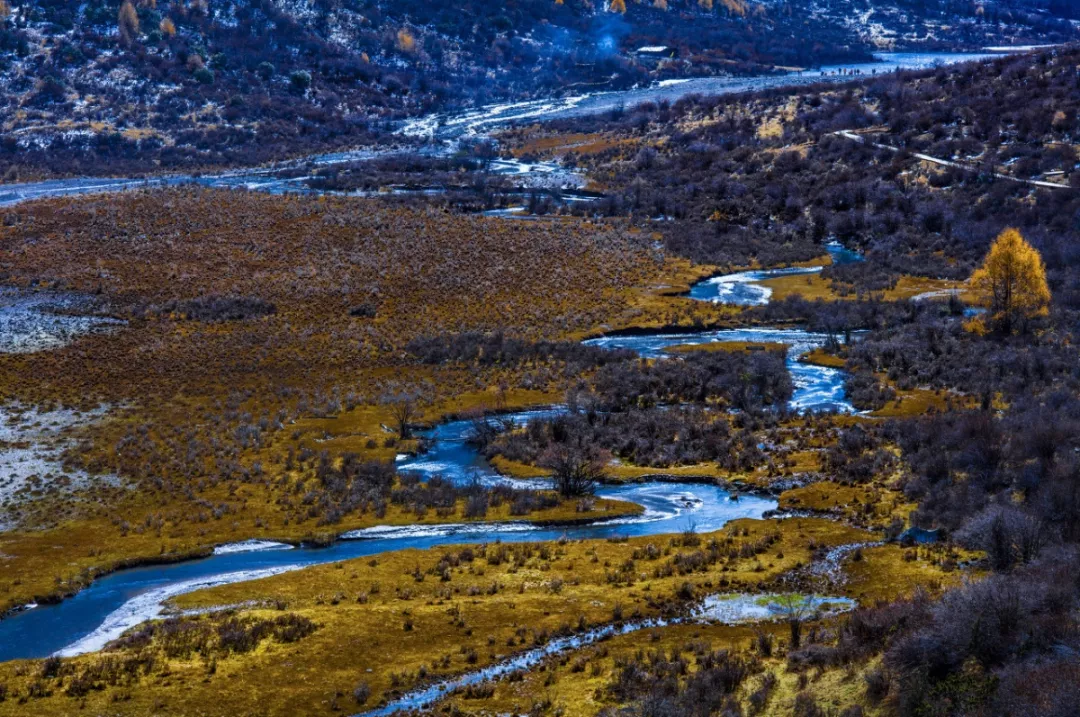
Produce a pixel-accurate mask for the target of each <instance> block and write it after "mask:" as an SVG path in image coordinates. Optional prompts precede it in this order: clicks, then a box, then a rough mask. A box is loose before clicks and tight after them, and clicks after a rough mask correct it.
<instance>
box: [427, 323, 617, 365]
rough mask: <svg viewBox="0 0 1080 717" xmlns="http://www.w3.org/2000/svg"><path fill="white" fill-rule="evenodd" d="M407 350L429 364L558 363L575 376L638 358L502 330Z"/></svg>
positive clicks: (432, 340) (437, 339)
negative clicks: (592, 369)
mask: <svg viewBox="0 0 1080 717" xmlns="http://www.w3.org/2000/svg"><path fill="white" fill-rule="evenodd" d="M407 348H408V351H409V352H410V353H411V354H413V355H414V356H416V357H417V358H418V359H420V361H422V362H424V363H427V364H443V363H450V362H454V363H465V364H479V365H481V366H496V365H498V366H517V365H520V364H530V363H548V362H551V361H557V362H560V363H565V364H568V365H570V366H571V367H572V368H573V370H574V373H575V374H576V373H580V372H581V371H583V370H586V369H591V368H596V367H598V366H604V365H607V364H609V363H617V362H623V361H628V360H630V359H633V358H635V357H636V355H637V354H635V353H634V352H633V351H630V350H628V349H616V350H611V349H605V348H600V347H597V346H588V345H585V344H582V343H581V342H580V341H528V340H525V339H518V338H511V337H508V336H506V335H505V334H504V333H503V332H501V331H496V332H490V333H485V332H475V331H473V332H466V333H461V334H442V335H439V336H431V337H422V338H417V339H413V340H412V341H410V342H409V344H408V346H407Z"/></svg>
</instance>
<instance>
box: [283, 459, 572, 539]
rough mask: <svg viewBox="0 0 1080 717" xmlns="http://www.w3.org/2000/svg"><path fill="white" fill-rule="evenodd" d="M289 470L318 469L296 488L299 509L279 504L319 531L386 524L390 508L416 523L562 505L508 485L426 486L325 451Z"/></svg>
mask: <svg viewBox="0 0 1080 717" xmlns="http://www.w3.org/2000/svg"><path fill="white" fill-rule="evenodd" d="M293 461H294V459H293V458H291V457H290V461H289V463H288V464H287V466H289V465H295V467H297V468H299V469H300V470H301V471H302V475H304V476H306V475H307V473H306V472H303V469H304V468H305V466H311V467H313V468H314V475H313V478H314V480H307V479H306V478H305V479H302V480H300V481H299V482H297V483H296V484H294V486H293V491H292V492H293V493H294V494H298V495H300V499H299V501H298V504H294V502H293V501H291V500H290V499H289V498H287V497H282V498H281V499H279V504H281V505H282V507H285V508H286V509H296V510H302V511H303V514H304V517H308V518H315V519H317V521H318V522H319V524H320V525H333V524H336V523H339V522H341V520H342V519H343V518H344V517H345V516H347V515H350V514H355V513H361V514H363V513H367V512H369V511H370V512H371V513H372V514H374V516H375V517H376V518H383V517H384V516H385V515H386V511H387V508H388V507H389V506H390V505H396V506H398V507H400V508H402V509H403V510H407V511H409V512H411V513H413V514H414V515H415V516H416V517H417V518H418V519H422V518H424V517H425V516H426V515H427V513H428V511H429V510H430V511H434V512H435V514H436V515H437V516H439V517H440V518H449V517H451V516H454V515H456V514H457V513H458V508H459V504H461V506H462V507H461V510H462V512H463V514H464V516H465V517H466V518H472V519H480V518H484V517H486V516H487V512H488V509H489V508H499V507H501V506H503V505H504V504H505V505H507V506H508V510H509V512H510V514H511V515H514V516H526V515H528V514H529V513H531V512H533V511H537V510H546V509H548V508H553V507H555V506H557V505H558V504H559V499H558V497H557V496H555V495H554V494H553V493H551V492H550V491H536V490H531V489H523V488H513V487H510V486H505V485H498V486H494V487H486V486H483V485H481V484H480V483H477V482H471V483H468V484H465V485H461V484H457V483H454V482H453V481H450V480H446V479H444V478H441V477H439V476H433V477H430V478H428V479H426V480H422V479H421V478H420V477H419V476H417V475H416V474H410V473H402V474H400V475H398V474H397V472H396V470H395V468H394V464H393V462H390V461H386V462H383V461H365V460H362V459H361V458H360V457H359V456H357V455H356V454H355V453H346V454H344V455H343V456H342V457H341V459H340V460H337V461H335V460H333V459H332V458H331V456H330V454H329V453H328V452H326V451H323V452H322V453H320V454H319V455H318V456H317V457H316V456H314V454H313V453H312V452H311V451H306V450H302V451H301V452H300V453H299V454H298V455H297V456H296V458H295V463H294V462H293Z"/></svg>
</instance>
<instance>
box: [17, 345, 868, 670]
mask: <svg viewBox="0 0 1080 717" xmlns="http://www.w3.org/2000/svg"><path fill="white" fill-rule="evenodd" d="M825 338H826V337H825V336H824V335H822V334H814V333H809V332H806V331H803V330H800V329H790V328H785V329H780V328H749V329H730V330H716V331H706V332H699V333H670V334H659V335H636V336H635V335H625V336H606V337H601V338H597V339H592V340H591V341H590V342H589V343H591V344H594V345H598V346H607V347H612V348H616V347H617V348H628V349H632V350H635V351H637V352H638V353H640V354H641V355H642V356H648V357H662V356H666V355H667V354H666V351H667V350H668V349H669V347H671V346H673V345H678V344H702V343H708V342H712V341H748V342H780V343H785V344H788V345H789V347H790V348H789V351H788V367H789V369H790V370H791V372H792V375H793V379H794V382H795V385H796V390H795V393H794V395H793V397H792V400H791V407H792V408H796V409H812V410H840V411H850V410H851V407H850V404H848V403H847V401H846V400H845V399H844V395H843V374H842V372H841V371H839V370H837V369H831V368H826V367H821V366H813V365H810V364H804V363H801V362H799V361H798V360H797V357H798V355H799V354H801V353H803V352H805V351H809V350H811V349H813V348H815V347H817V346H820V345H822V344H823V343H824V341H825ZM558 410H560V409H557V408H555V409H548V410H546V411H536V410H534V411H522V412H519V413H516V414H513V415H512V416H510V417H509V418H510V419H511V420H513V421H515V422H517V423H524V422H526V421H528V420H530V419H532V418H536V417H543V416H545V415H552V414H553V413H554V412H556V411H558ZM471 431H472V423H471V422H469V421H450V422H446V423H442V424H439V425H437V426H435V427H434V428H432V429H431V430H429V431H426V432H425V433H424V434H423V435H424V437H425V438H427V439H429V441H430V442H431V444H432V447H431V449H430V450H429V451H428V452H427V453H425V454H423V455H420V456H415V457H412V456H402V457H401V458H400V460H399V461H398V470H399V471H402V472H412V473H417V474H420V475H421V476H435V475H440V476H443V477H445V478H447V479H449V480H453V481H455V482H459V483H464V482H468V481H472V480H480V481H481V482H483V483H487V484H489V485H490V484H494V483H497V482H502V481H507V480H509V479H507V478H504V477H502V476H500V475H499V474H498V473H497V472H496V471H495V470H494V469H493V468H492V467H491V466H490V465H489V464H488V463H487V461H486V460H485V459H484V458H483V456H481V455H480V454H479V453H478V452H477V451H476V450H475V449H474V448H473V447H472V446H471V445H470V444H469V443H468V441H467V440H466V439H467V438H468V436H469V433H470V432H471ZM521 483H522V482H521V481H517V484H518V485H520V484H521ZM526 484H531V485H535V486H537V487H543V486H544V485H547V483H546V482H545V481H543V480H539V481H530V482H526ZM597 494H598V495H599V496H600V497H603V498H614V499H619V500H628V501H632V502H635V503H638V504H640V505H642V506H644V507H645V512H644V513H643V514H641V515H639V516H634V517H627V518H618V519H614V520H607V521H600V522H596V523H592V524H588V525H578V526H562V527H543V526H536V525H532V524H529V523H525V522H511V523H503V524H492V523H459V524H450V525H445V524H444V525H436V524H428V525H410V526H403V527H391V526H384V527H376V528H369V529H364V530H355V531H350V532H348V533H345V534H344V535H342V536H341V538H342V539H341V540H339V541H338V542H336V543H335V544H334V545H332V546H330V547H323V548H313V547H293V546H290V545H285V544H281V543H275V542H271V541H249V542H247V543H240V544H235V545H228V546H220V547H219V548H218V549H217V550H215V552H214V554H213V555H211V556H209V557H206V558H202V559H198V560H191V561H186V562H181V563H175V564H171V565H155V566H147V567H141V568H133V569H127V570H121V571H118V572H115V573H112V574H110V575H107V576H105V577H102V578H100V579H98V580H96V581H94V582H93V583H92V584H91V585H90V586H89V587H87V588H86V589H84V590H82V591H80V592H79V593H77V594H76V595H74V596H73V597H71V598H69V599H67V600H64V601H62V602H60V603H59V604H56V605H47V606H34V607H32V608H30V609H26V610H23V611H21V612H19V613H17V614H15V615H12V616H10V617H8V618H7V619H5V620H2V621H0V660H11V659H17V658H28V657H44V656H47V655H50V654H63V655H74V654H79V653H83V652H89V651H93V650H97V649H100V648H101V647H103V646H104V645H105V644H106V643H107V642H108V641H109V640H112V639H115V638H116V637H119V636H120V635H121V634H122V633H123V632H124V631H125V630H127V629H128V628H130V627H133V626H135V625H137V624H139V623H141V622H143V621H145V620H148V619H153V618H155V617H159V616H161V615H162V614H163V610H164V608H163V603H164V602H165V601H167V600H168V599H169V598H171V597H174V596H176V595H179V594H182V593H186V592H191V591H194V590H198V589H201V588H206V587H211V586H214V585H220V584H226V583H234V582H242V581H247V580H255V579H258V578H262V577H268V576H270V575H275V574H278V573H281V572H285V571H289V570H296V569H299V568H302V567H304V566H308V565H315V564H319V563H327V562H333V561H338V560H346V559H349V558H356V557H361V556H367V555H374V554H377V553H382V552H386V551H391V550H404V549H409V548H418V549H424V548H432V547H436V546H439V545H445V544H460V543H481V542H491V541H495V540H502V541H539V540H555V539H558V538H560V537H562V536H566V537H569V538H605V537H609V536H613V535H625V536H641V535H658V534H665V533H667V534H670V533H677V532H680V531H682V530H685V529H686V528H687V527H688V526H689V525H690V524H691V521H692V523H693V525H694V526H695V528H696V529H697V530H701V531H705V532H707V531H713V530H718V529H719V528H721V527H723V526H724V525H725V524H726V523H727V522H729V521H731V520H734V519H737V518H759V517H761V516H762V515H764V514H765V513H766V512H767V511H769V510H772V509H775V508H776V501H775V500H773V499H771V498H767V497H761V496H754V495H743V496H741V497H739V498H738V499H733V497H732V496H731V495H730V493H729V492H728V491H727V490H725V489H724V488H722V487H720V486H716V485H710V484H701V483H693V482H668V481H650V482H641V483H631V484H627V485H613V486H603V487H601V488H600V489H599V490H598V491H597Z"/></svg>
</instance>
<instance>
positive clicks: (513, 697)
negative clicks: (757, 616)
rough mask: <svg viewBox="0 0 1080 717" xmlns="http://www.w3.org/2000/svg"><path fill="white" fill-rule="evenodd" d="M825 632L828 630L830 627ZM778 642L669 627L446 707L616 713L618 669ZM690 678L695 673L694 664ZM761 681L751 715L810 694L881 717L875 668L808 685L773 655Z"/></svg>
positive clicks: (611, 643)
mask: <svg viewBox="0 0 1080 717" xmlns="http://www.w3.org/2000/svg"><path fill="white" fill-rule="evenodd" d="M825 625H826V626H827V625H828V623H825ZM758 629H760V630H761V631H763V632H766V633H769V634H771V635H773V637H774V640H776V641H777V642H782V640H783V639H784V635H785V631H786V629H787V628H786V626H781V625H778V624H775V623H773V624H766V625H763V626H761V627H760V628H755V627H750V626H741V625H672V626H666V627H658V628H655V629H652V630H647V631H646V632H645V633H644V634H641V633H633V634H629V635H619V636H616V637H613V638H611V639H610V640H607V641H605V642H603V643H602V644H600V645H596V646H591V647H587V648H584V649H582V650H580V651H576V652H574V653H573V654H571V655H561V656H558V657H555V658H551V659H548V660H547V661H546V662H545V663H544V666H543V669H540V670H532V671H530V672H529V673H527V674H526V675H525V676H524V677H523V679H522V680H521V681H508V680H503V681H500V682H498V683H496V684H495V690H494V693H493V694H492V695H491V696H490V697H488V696H479V697H478V696H470V695H469V694H468V693H467V692H466V693H459V694H456V695H454V696H452V697H450V698H448V699H447V700H445V702H446V703H448V704H452V705H453V706H455V707H457V708H458V709H460V710H462V711H463V712H465V713H466V714H526V713H528V711H529V710H530V708H531V707H532V706H533V705H544V706H547V705H550V706H551V709H552V710H553V711H555V712H558V711H559V709H560V708H561V710H562V714H566V715H575V716H576V715H582V716H591V715H596V714H598V713H599V712H600V711H601V710H602V709H604V708H610V707H613V706H617V705H618V702H617V700H615V699H613V697H612V696H611V695H610V693H609V692H608V686H609V685H610V684H611V683H612V682H613V680H614V678H615V677H616V676H617V675H618V673H619V670H620V666H621V665H622V664H626V663H629V662H632V661H634V660H636V659H639V658H641V657H644V658H645V659H646V661H647V660H648V659H649V658H650V656H651V655H657V654H660V653H662V654H663V655H664V656H665V657H671V656H674V655H679V654H681V655H684V656H690V655H693V654H695V653H696V652H697V651H705V650H708V651H717V650H728V651H731V652H735V653H744V654H747V655H750V654H754V653H753V651H752V647H751V646H752V644H753V643H754V642H755V640H756V639H757V630H758ZM689 662H690V669H689V673H690V674H692V673H693V672H695V671H696V668H697V666H696V664H695V660H693V659H690V661H689ZM761 666H762V668H763V669H762V675H764V674H771V675H772V676H773V677H774V678H775V679H776V684H775V686H774V687H773V689H772V690H771V691H770V693H769V699H768V700H767V701H766V702H765V703H764V705H763V707H762V708H761V710H760V711H757V712H754V714H758V715H765V716H766V717H787V716H788V715H791V714H793V703H794V697H795V695H796V694H798V693H800V692H806V693H808V694H810V695H812V696H814V697H815V698H817V699H819V700H821V701H822V703H823V704H827V705H829V706H830V707H832V708H842V707H846V706H850V705H860V706H864V708H865V712H864V713H865V714H867V715H877V714H880V713H879V711H878V709H877V708H875V707H874V706H872V705H870V704H868V702H867V700H866V699H865V697H864V692H865V689H864V685H865V683H864V681H863V679H862V675H863V674H864V673H865V672H869V671H870V670H871V669H872V666H867V667H865V668H863V669H861V670H853V671H850V672H848V671H845V670H841V669H837V668H833V669H829V670H823V671H822V670H819V671H814V672H813V673H812V675H813V679H812V680H809V681H807V682H806V684H803V676H802V674H801V673H799V672H796V671H792V670H788V669H787V667H786V665H785V661H784V658H783V657H782V656H776V657H772V658H769V659H764V660H761ZM761 684H762V677H759V676H756V677H752V678H750V679H749V680H747V681H746V683H745V684H743V685H742V686H740V687H739V689H738V690H736V692H735V694H734V697H735V699H736V701H738V702H739V703H740V704H744V705H745V704H748V702H749V696H750V694H751V693H752V692H754V691H755V690H757V689H758V688H759V687H760V686H761Z"/></svg>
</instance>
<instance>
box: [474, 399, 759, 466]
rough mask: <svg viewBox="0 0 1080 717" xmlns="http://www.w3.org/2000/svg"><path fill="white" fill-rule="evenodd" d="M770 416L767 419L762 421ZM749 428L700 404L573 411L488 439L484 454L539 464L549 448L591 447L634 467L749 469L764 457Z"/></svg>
mask: <svg viewBox="0 0 1080 717" xmlns="http://www.w3.org/2000/svg"><path fill="white" fill-rule="evenodd" d="M766 420H771V419H766ZM758 443H759V437H758V436H757V435H756V434H755V433H754V431H753V430H752V429H751V427H742V428H740V427H738V422H734V423H733V422H729V420H728V419H727V418H726V417H724V416H723V415H719V416H718V415H717V414H715V413H711V412H705V411H703V410H701V409H700V408H677V407H672V408H666V409H665V408H651V409H635V410H630V411H620V412H614V413H603V412H595V411H588V412H586V411H581V412H573V413H569V414H565V415H561V416H558V417H556V418H551V419H534V420H532V421H530V422H529V423H528V425H527V426H526V427H525V429H524V430H522V431H514V432H508V433H504V434H502V435H501V436H499V437H498V438H497V439H495V440H493V441H492V442H490V443H488V444H487V445H486V446H485V447H484V451H485V452H486V453H487V454H488V455H489V456H495V455H501V456H503V457H505V458H507V459H510V460H514V461H521V462H525V463H531V464H538V463H543V462H544V459H545V457H546V456H549V455H550V454H551V453H552V451H553V450H558V449H560V448H563V447H570V448H573V447H576V446H581V445H584V446H591V447H596V448H601V449H603V450H606V451H607V452H609V453H610V454H611V455H612V456H614V457H616V458H619V459H621V460H625V461H627V462H629V463H633V464H634V465H639V466H651V467H655V468H666V467H671V466H677V465H692V464H696V463H702V462H707V461H715V462H716V463H718V464H719V465H720V466H722V467H724V468H726V469H729V470H732V471H738V470H752V469H753V468H755V467H757V466H759V465H761V464H762V462H763V461H764V460H765V455H764V453H763V452H762V451H761V449H760V448H759V447H758Z"/></svg>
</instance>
